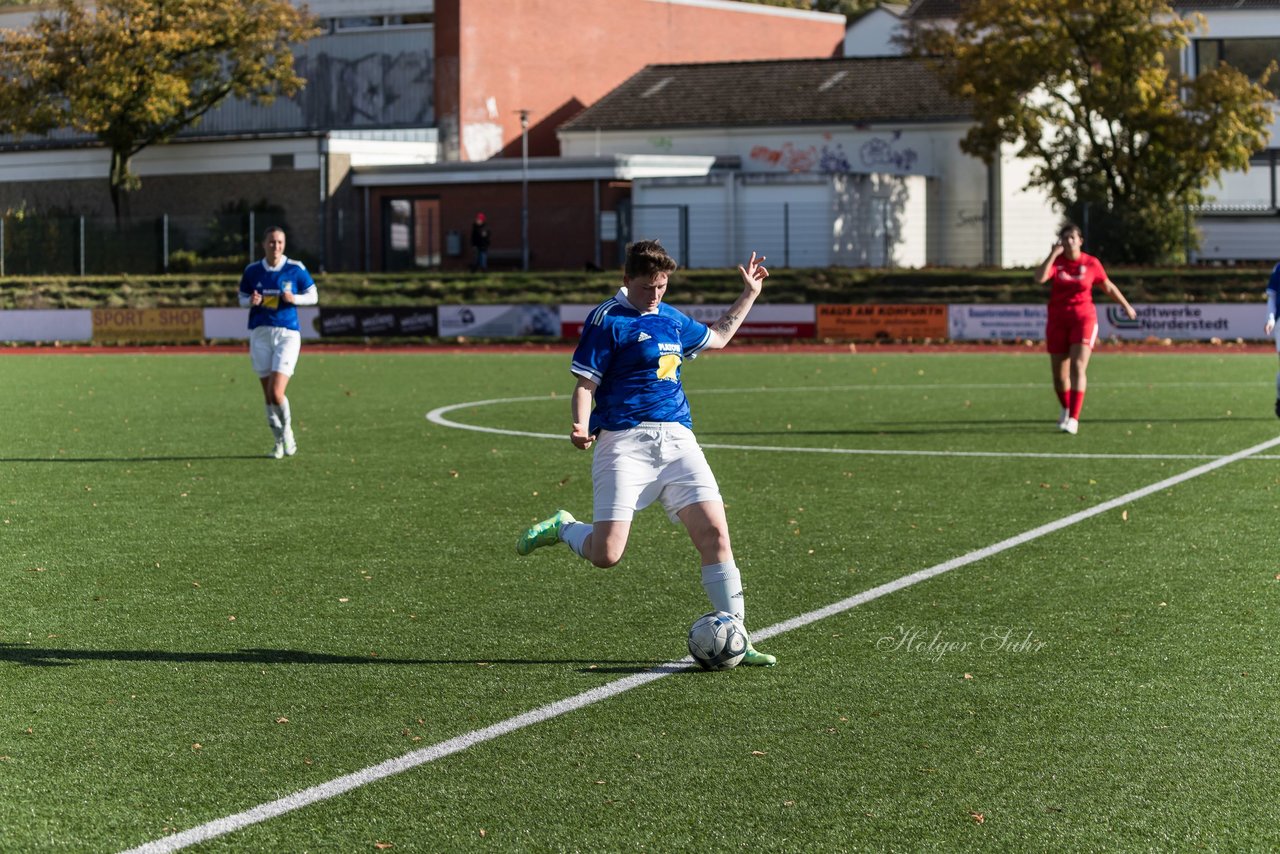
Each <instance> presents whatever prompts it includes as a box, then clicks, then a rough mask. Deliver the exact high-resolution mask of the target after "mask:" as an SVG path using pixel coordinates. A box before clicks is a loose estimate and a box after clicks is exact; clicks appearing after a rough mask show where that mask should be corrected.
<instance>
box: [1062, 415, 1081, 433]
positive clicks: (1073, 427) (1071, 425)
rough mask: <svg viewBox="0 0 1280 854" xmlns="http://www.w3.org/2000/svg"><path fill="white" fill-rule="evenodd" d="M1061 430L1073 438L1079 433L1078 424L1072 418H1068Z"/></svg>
mask: <svg viewBox="0 0 1280 854" xmlns="http://www.w3.org/2000/svg"><path fill="white" fill-rule="evenodd" d="M1062 430H1063V432H1065V433H1070V434H1071V435H1072V436H1074V435H1075V434H1077V433H1079V432H1080V422H1079V421H1077V420H1076V419H1074V418H1068V419H1067V423H1066V424H1063V425H1062Z"/></svg>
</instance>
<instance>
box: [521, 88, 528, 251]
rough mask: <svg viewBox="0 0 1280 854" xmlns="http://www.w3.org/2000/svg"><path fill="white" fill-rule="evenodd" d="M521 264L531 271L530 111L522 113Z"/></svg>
mask: <svg viewBox="0 0 1280 854" xmlns="http://www.w3.org/2000/svg"><path fill="white" fill-rule="evenodd" d="M520 264H521V269H522V270H524V271H525V272H528V271H529V111H528V110H521V111H520Z"/></svg>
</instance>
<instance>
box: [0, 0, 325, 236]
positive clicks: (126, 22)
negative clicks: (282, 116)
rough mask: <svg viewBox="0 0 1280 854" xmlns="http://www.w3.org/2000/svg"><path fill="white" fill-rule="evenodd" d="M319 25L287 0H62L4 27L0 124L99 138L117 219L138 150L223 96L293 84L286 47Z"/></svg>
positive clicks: (267, 92)
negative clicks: (30, 19) (86, 0)
mask: <svg viewBox="0 0 1280 854" xmlns="http://www.w3.org/2000/svg"><path fill="white" fill-rule="evenodd" d="M317 32H318V30H317V29H316V28H315V26H314V24H313V22H312V20H311V19H310V17H309V16H308V15H307V14H306V13H305V12H303V11H301V10H299V9H298V8H296V7H294V6H293V5H292V4H290V3H289V2H288V0H97V2H95V3H94V4H93V5H92V6H88V5H86V4H83V3H81V2H77V0H58V2H57V5H56V7H55V9H54V10H52V11H50V12H49V13H46V14H43V15H40V16H39V17H37V18H36V19H35V21H34V23H33V24H32V25H31V28H30V29H28V30H22V31H16V30H5V31H0V132H5V133H11V134H15V135H19V136H21V135H27V134H48V133H49V132H51V131H54V130H58V129H61V128H70V129H72V130H76V131H80V132H83V133H88V134H92V135H94V136H95V137H97V138H98V139H99V140H100V141H101V142H102V144H103V145H104V146H106V147H107V148H108V149H109V150H110V151H111V170H110V176H109V181H110V189H111V201H112V204H113V206H114V207H115V212H116V218H117V220H119V218H120V215H121V203H122V201H123V198H124V194H125V193H127V192H129V191H131V190H135V189H137V187H138V186H139V181H138V177H137V176H136V175H135V174H134V173H133V171H132V169H131V167H130V164H131V161H132V158H133V157H134V155H136V154H137V153H138V152H139V151H142V150H143V149H144V148H146V147H147V146H149V145H153V144H155V143H160V142H165V141H167V140H169V139H171V138H172V137H173V136H174V134H176V133H178V132H179V131H180V130H182V129H183V128H186V127H190V126H191V125H193V124H195V123H197V122H199V120H200V118H201V117H202V116H203V115H204V114H205V113H207V112H209V110H211V109H213V108H214V107H215V106H217V105H218V104H220V103H221V102H222V101H224V100H225V99H226V98H228V97H232V96H234V97H237V98H242V99H245V100H247V101H250V102H252V103H268V102H270V101H271V100H272V99H274V98H275V97H276V96H277V95H286V96H288V95H292V94H294V93H295V92H297V91H298V90H299V89H301V87H302V85H303V80H302V78H301V77H299V76H298V75H297V73H295V71H294V67H293V53H292V51H291V48H292V47H293V46H294V45H297V44H299V43H301V42H303V41H305V40H307V39H309V38H311V37H312V36H314V35H316V34H317Z"/></svg>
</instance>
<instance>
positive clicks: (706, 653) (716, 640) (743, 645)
mask: <svg viewBox="0 0 1280 854" xmlns="http://www.w3.org/2000/svg"><path fill="white" fill-rule="evenodd" d="M689 652H690V654H692V655H693V660H694V661H696V662H698V664H699V665H700V666H701V667H702V669H703V670H728V669H729V668H730V667H736V666H737V665H738V662H739V661H742V656H743V655H745V654H746V652H747V627H746V626H744V625H742V621H741V620H739V619H738V618H737V617H735V616H734V615H733V614H729V613H726V612H724V611H712V612H711V613H710V614H703V615H702V616H701V617H699V618H698V619H696V620H694V621H693V625H692V626H690V627H689Z"/></svg>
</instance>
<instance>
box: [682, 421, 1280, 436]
mask: <svg viewBox="0 0 1280 854" xmlns="http://www.w3.org/2000/svg"><path fill="white" fill-rule="evenodd" d="M1274 420H1275V416H1273V415H1224V416H1220V417H1218V416H1215V417H1211V418H1089V417H1088V416H1086V417H1084V418H1081V419H1080V424H1081V426H1087V425H1090V424H1109V425H1124V424H1133V425H1140V426H1146V425H1147V424H1217V423H1221V422H1230V423H1233V424H1235V423H1240V422H1247V421H1268V422H1270V421H1274ZM1046 426H1047V427H1048V428H1050V429H1054V430H1056V429H1057V427H1056V425H1055V423H1054V419H1052V418H1036V419H1016V420H1015V419H1009V418H1000V419H992V420H968V419H957V420H955V421H948V422H946V423H944V424H940V423H938V422H926V423H923V424H922V423H921V422H919V421H860V422H855V425H854V427H851V428H850V429H846V430H699V431H698V437H699V438H700V439H703V440H709V439H712V438H714V437H725V436H926V435H931V434H935V433H1007V432H1012V431H1017V432H1023V431H1026V430H1027V429H1036V428H1043V427H1046ZM993 428H999V429H993Z"/></svg>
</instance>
